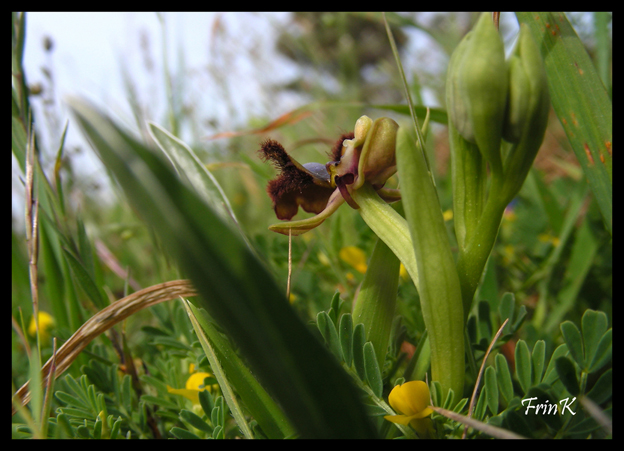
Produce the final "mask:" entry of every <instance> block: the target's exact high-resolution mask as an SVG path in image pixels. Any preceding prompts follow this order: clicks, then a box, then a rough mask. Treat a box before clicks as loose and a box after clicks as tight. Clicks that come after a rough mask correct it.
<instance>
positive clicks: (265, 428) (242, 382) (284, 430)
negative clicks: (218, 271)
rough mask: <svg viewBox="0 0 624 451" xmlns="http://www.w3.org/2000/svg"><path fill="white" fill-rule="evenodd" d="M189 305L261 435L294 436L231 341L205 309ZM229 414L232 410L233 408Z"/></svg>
mask: <svg viewBox="0 0 624 451" xmlns="http://www.w3.org/2000/svg"><path fill="white" fill-rule="evenodd" d="M187 305H188V307H189V308H190V310H191V311H192V314H193V315H194V318H195V319H196V321H197V322H198V323H199V325H200V326H201V332H202V333H204V334H205V335H206V337H205V338H206V339H207V340H208V341H209V344H210V345H211V347H212V350H213V352H214V353H215V355H216V357H217V360H218V361H219V363H220V365H221V366H222V367H223V370H224V372H225V374H226V376H227V379H228V380H229V381H230V383H231V384H232V386H233V387H234V388H235V389H236V393H237V394H238V395H239V396H240V398H241V400H242V401H243V403H244V404H245V407H247V410H249V413H250V414H251V416H252V417H253V418H254V419H255V420H256V421H257V422H258V424H259V425H260V427H261V428H262V432H263V433H264V434H266V436H267V437H268V438H270V439H280V438H285V437H288V436H291V435H293V434H295V431H294V430H293V429H292V426H291V425H290V423H288V420H287V419H286V417H285V416H284V414H283V412H282V410H281V409H280V408H279V406H278V405H277V404H276V403H275V401H273V399H271V398H270V397H269V395H268V393H267V392H266V391H265V390H264V388H263V387H262V386H261V385H260V384H259V383H258V381H257V380H256V379H255V378H254V377H253V375H252V374H251V371H249V368H247V367H246V366H245V364H244V363H243V362H242V360H241V359H240V357H239V356H238V355H237V354H236V353H235V352H234V349H233V347H232V345H231V343H230V341H229V340H228V339H227V338H225V337H224V336H223V335H222V334H221V333H220V332H219V331H217V330H216V327H215V326H214V324H213V323H212V322H211V319H210V318H209V316H208V313H207V312H206V311H205V310H203V309H198V308H197V307H195V306H194V305H193V304H192V303H190V302H187ZM199 335H200V334H199V333H198V336H199ZM211 365H212V363H211ZM204 410H205V409H204ZM230 410H232V408H231V407H230ZM205 411H207V410H205Z"/></svg>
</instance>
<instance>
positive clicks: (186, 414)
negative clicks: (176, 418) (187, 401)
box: [180, 409, 212, 434]
mask: <svg viewBox="0 0 624 451" xmlns="http://www.w3.org/2000/svg"><path fill="white" fill-rule="evenodd" d="M180 418H182V419H183V420H184V421H186V422H187V423H188V424H190V425H191V426H193V427H194V428H197V429H199V430H200V431H204V432H208V433H209V434H211V433H212V428H211V427H210V426H209V425H208V423H206V422H205V421H204V420H202V419H201V417H200V416H198V415H197V414H196V413H193V412H191V411H190V410H185V409H182V410H181V411H180Z"/></svg>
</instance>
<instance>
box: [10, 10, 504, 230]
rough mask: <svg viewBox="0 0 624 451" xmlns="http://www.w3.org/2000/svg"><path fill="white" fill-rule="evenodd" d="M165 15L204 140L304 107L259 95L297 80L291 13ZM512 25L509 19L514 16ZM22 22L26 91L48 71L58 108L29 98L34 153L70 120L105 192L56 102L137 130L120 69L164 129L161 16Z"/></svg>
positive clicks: (30, 17)
mask: <svg viewBox="0 0 624 451" xmlns="http://www.w3.org/2000/svg"><path fill="white" fill-rule="evenodd" d="M163 17H164V18H165V23H166V36H167V47H166V48H167V52H168V56H167V60H168V65H169V72H170V73H173V74H178V73H179V72H178V71H179V70H180V68H183V70H184V72H183V74H184V75H183V77H181V79H176V80H174V82H176V83H187V85H188V89H187V91H186V92H187V95H189V96H190V98H187V99H184V102H185V104H186V103H187V102H188V103H190V104H191V105H192V106H194V107H197V108H201V109H202V112H201V114H200V117H202V118H203V117H206V118H218V120H219V123H218V124H215V125H214V129H213V130H210V129H209V128H208V129H206V130H205V135H210V134H212V133H217V132H222V131H229V130H234V129H237V128H241V127H243V126H244V124H245V122H246V121H247V120H248V119H249V118H250V117H253V116H262V117H268V118H276V117H278V116H279V115H280V114H283V113H285V112H287V111H289V110H291V109H293V108H296V107H297V106H300V105H301V99H296V98H289V97H285V98H280V99H272V98H268V95H269V94H267V93H266V92H263V90H262V83H267V81H272V82H275V83H279V82H287V81H288V80H289V79H292V78H294V77H295V76H296V74H297V70H298V67H297V66H295V65H294V64H292V63H291V62H290V61H289V60H287V59H286V58H284V57H283V56H281V55H279V54H278V53H277V52H276V51H275V38H276V36H277V34H278V33H279V32H280V31H281V29H282V27H285V26H287V24H288V23H289V21H290V13H288V12H271V13H251V12H242V13H223V12H219V13H163ZM510 18H511V19H512V21H514V20H515V19H513V15H511V17H510ZM26 24H27V35H26V49H25V55H24V67H25V71H26V76H27V80H28V83H29V84H31V85H32V84H34V83H41V84H42V85H44V86H49V82H48V81H47V80H46V78H45V76H44V75H43V72H42V67H47V68H48V69H49V70H50V72H51V73H52V74H53V76H54V88H55V95H54V98H55V99H56V100H57V101H60V102H61V103H57V104H56V106H55V108H54V109H53V110H52V114H49V115H45V114H44V107H43V104H42V100H41V98H40V97H39V98H37V97H34V98H32V100H31V102H32V105H33V108H34V109H35V119H36V120H37V121H38V122H39V123H38V124H37V125H38V130H39V132H40V141H41V143H42V146H41V147H42V148H43V149H44V150H45V151H47V152H48V155H45V156H44V158H46V157H47V158H48V160H50V159H51V158H53V157H54V155H55V153H56V149H57V148H58V143H59V139H60V133H61V131H62V129H63V127H64V125H65V123H66V122H67V121H70V122H69V124H70V125H69V131H68V136H67V140H66V149H68V151H71V149H72V148H73V147H75V146H76V145H77V144H80V145H81V146H82V149H83V152H82V153H81V154H79V155H74V156H72V162H73V163H74V167H75V168H79V170H80V171H81V173H82V174H85V175H86V178H87V179H93V180H94V182H97V183H99V184H101V185H106V184H107V183H108V179H107V177H106V175H105V174H104V172H103V170H102V167H101V165H100V163H99V161H98V160H97V157H96V156H95V154H94V152H93V151H91V149H90V148H89V147H88V146H87V145H85V144H84V140H83V139H82V137H81V135H80V132H79V131H78V130H77V128H76V126H75V125H73V124H72V122H71V118H70V116H69V114H68V112H67V110H66V109H65V108H64V107H63V106H62V99H63V98H64V97H66V96H67V95H76V94H78V95H82V96H86V97H88V98H89V99H91V100H92V101H93V102H94V103H95V104H96V105H98V106H100V107H101V108H103V109H104V110H105V111H106V112H108V113H109V114H113V115H114V116H115V117H116V119H118V120H121V121H122V122H125V123H126V124H127V125H129V126H130V128H132V129H136V124H135V123H134V119H133V116H132V113H131V111H130V108H129V106H128V100H127V98H128V94H127V90H126V88H125V87H124V80H123V76H122V68H125V69H126V70H127V72H128V73H129V75H130V77H129V78H130V79H131V80H132V81H133V82H134V83H135V84H136V85H137V93H138V94H137V95H138V97H139V101H140V103H141V104H142V105H144V107H145V109H146V110H147V111H150V112H151V113H152V114H154V115H155V117H150V118H149V119H150V120H153V121H155V122H157V123H160V124H163V125H164V126H166V106H167V99H166V95H165V93H164V92H163V87H164V86H165V83H164V82H163V78H162V74H163V73H164V69H163V51H162V48H163V47H162V39H163V28H162V26H161V23H160V21H159V18H158V15H157V14H155V13H148V12H130V13H128V12H110V13H108V12H107V13H77V12H62V13H57V12H54V13H46V12H29V13H27V17H26ZM405 31H406V32H410V30H405ZM416 33H420V32H418V31H416ZM421 34H422V33H421ZM47 36H49V37H51V38H52V41H53V49H52V51H51V52H46V51H45V50H44V46H43V42H44V38H45V37H47ZM142 37H143V39H142ZM145 37H147V38H145ZM142 42H143V43H145V42H147V46H148V48H149V51H148V52H145V51H144V50H143V49H142V44H141V43H142ZM427 45H429V46H431V44H430V43H429V44H428V43H427V41H426V37H422V36H420V35H419V36H418V37H416V38H414V39H411V40H410V46H413V48H414V52H418V51H420V49H422V48H423V47H426V46H427ZM411 51H412V50H410V52H411ZM146 54H148V55H150V56H151V61H149V63H151V64H152V69H151V72H150V71H149V70H148V69H147V68H146V67H147V65H146V64H147V63H146V58H145V55H146ZM413 54H416V55H417V54H418V53H413ZM252 59H253V61H252ZM417 59H418V58H416V60H417ZM404 63H405V62H404ZM416 63H417V62H416ZM431 63H434V62H431ZM431 63H430V65H431ZM438 63H439V64H441V67H442V68H443V67H444V65H445V61H441V62H440V61H436V62H435V65H437V64H438ZM225 68H227V72H226V71H225V70H224V69H225ZM278 100H279V101H278ZM426 101H428V100H427V99H426ZM432 106H436V105H432ZM55 121H56V122H55ZM202 125H203V124H202ZM50 131H51V132H50ZM190 132H191V131H190V130H181V132H180V137H181V139H183V140H185V141H188V140H189V139H191V138H192V134H191V133H190ZM203 132H204V130H203V128H202V133H203ZM44 164H45V163H44ZM14 167H15V163H14ZM18 172H19V171H16V170H15V169H14V170H13V183H12V185H13V199H14V201H13V204H14V208H13V216H14V217H18V218H21V217H23V211H22V209H23V207H22V206H21V203H20V202H19V197H20V196H19V193H21V192H23V188H22V185H21V182H20V181H19V175H18ZM16 194H17V195H16Z"/></svg>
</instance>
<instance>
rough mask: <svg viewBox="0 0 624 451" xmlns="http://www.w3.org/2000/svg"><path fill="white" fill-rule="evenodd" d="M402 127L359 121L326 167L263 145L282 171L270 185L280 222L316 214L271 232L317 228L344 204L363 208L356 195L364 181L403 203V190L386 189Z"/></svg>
mask: <svg viewBox="0 0 624 451" xmlns="http://www.w3.org/2000/svg"><path fill="white" fill-rule="evenodd" d="M397 128H398V125H397V124H396V122H394V121H393V120H392V119H389V118H380V119H377V120H376V121H374V122H373V121H372V120H371V119H370V118H369V117H367V116H362V117H361V118H360V119H358V120H357V122H356V124H355V131H354V132H351V133H345V134H342V136H341V137H340V138H339V139H338V140H337V141H336V143H335V144H334V146H333V147H332V149H331V151H330V153H329V157H330V158H331V161H329V162H328V163H327V164H325V165H322V164H320V163H306V164H303V165H302V164H300V163H299V162H297V160H295V159H294V158H292V157H291V156H290V155H289V154H288V153H287V152H286V151H285V150H284V148H283V147H282V145H281V144H280V143H279V142H277V141H275V140H272V139H267V140H265V141H263V142H262V144H261V148H260V150H259V155H260V158H261V159H262V160H263V161H271V162H272V163H273V164H274V166H276V168H277V169H278V170H279V174H278V176H277V177H276V178H275V179H273V180H271V181H269V183H268V185H267V193H268V194H269V196H270V197H271V200H272V201H273V209H274V211H275V214H276V216H277V218H278V219H282V220H290V219H292V217H293V216H295V215H296V214H297V212H298V210H299V207H302V208H303V210H305V211H307V212H309V213H315V214H316V215H317V216H315V217H314V218H308V219H304V220H300V221H294V222H292V225H291V226H286V227H282V226H277V225H275V226H271V227H270V229H271V230H274V231H277V232H279V233H284V231H283V230H284V229H288V230H290V229H293V230H291V231H293V232H296V234H301V233H305V232H306V231H308V230H311V229H312V228H314V227H316V226H318V225H319V224H320V223H321V222H323V221H324V220H325V219H326V218H327V217H328V216H329V215H330V214H332V213H333V211H335V210H336V209H337V208H338V206H339V205H340V204H342V203H343V202H345V201H346V202H347V203H348V204H349V205H350V206H351V207H352V208H354V209H359V208H360V207H359V205H358V204H357V202H356V201H355V200H354V199H353V196H352V193H353V191H354V190H357V189H359V188H360V187H361V186H362V185H363V184H364V183H365V182H370V183H371V184H372V185H373V187H374V189H375V190H376V191H377V192H378V193H379V195H380V197H382V199H384V200H386V201H387V202H393V201H396V200H399V199H400V193H399V192H398V190H388V189H384V188H383V186H384V184H385V182H386V180H387V179H388V177H390V176H392V174H394V173H395V172H396V162H395V156H394V151H395V144H394V143H395V137H396V129H397Z"/></svg>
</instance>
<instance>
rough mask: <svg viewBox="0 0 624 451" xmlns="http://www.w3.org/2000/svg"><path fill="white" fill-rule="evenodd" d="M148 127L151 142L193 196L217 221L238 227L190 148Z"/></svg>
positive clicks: (216, 184) (159, 129)
mask: <svg viewBox="0 0 624 451" xmlns="http://www.w3.org/2000/svg"><path fill="white" fill-rule="evenodd" d="M148 128H149V132H150V134H151V135H152V137H153V138H154V141H156V144H157V145H158V147H160V149H161V150H162V151H163V152H164V153H165V155H167V157H168V158H169V159H170V160H171V161H172V163H173V165H174V167H175V168H176V170H177V171H178V173H179V174H180V175H181V176H182V177H183V178H184V179H186V180H188V182H189V184H190V185H191V186H192V187H193V188H194V189H195V191H196V192H197V194H199V195H200V197H201V198H202V199H203V200H204V201H205V202H206V203H207V204H208V205H210V206H211V207H212V208H213V210H214V211H215V212H217V213H218V214H219V216H221V219H223V220H224V221H225V222H229V223H231V224H232V225H233V226H235V227H236V228H238V222H237V221H236V216H235V215H234V211H233V210H232V206H231V205H230V202H229V201H228V199H227V197H226V195H225V193H224V192H223V189H222V188H221V185H219V182H217V179H215V177H214V176H213V175H212V174H211V173H210V171H209V170H208V169H207V168H206V165H205V164H203V163H202V162H201V161H200V159H199V158H198V157H197V155H196V154H195V152H193V149H191V148H190V147H189V146H188V145H186V143H184V142H183V141H181V140H180V139H178V138H177V137H175V136H173V135H172V134H171V133H170V132H168V131H167V130H165V129H164V128H162V127H160V126H158V125H156V124H154V123H153V122H149V123H148Z"/></svg>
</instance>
